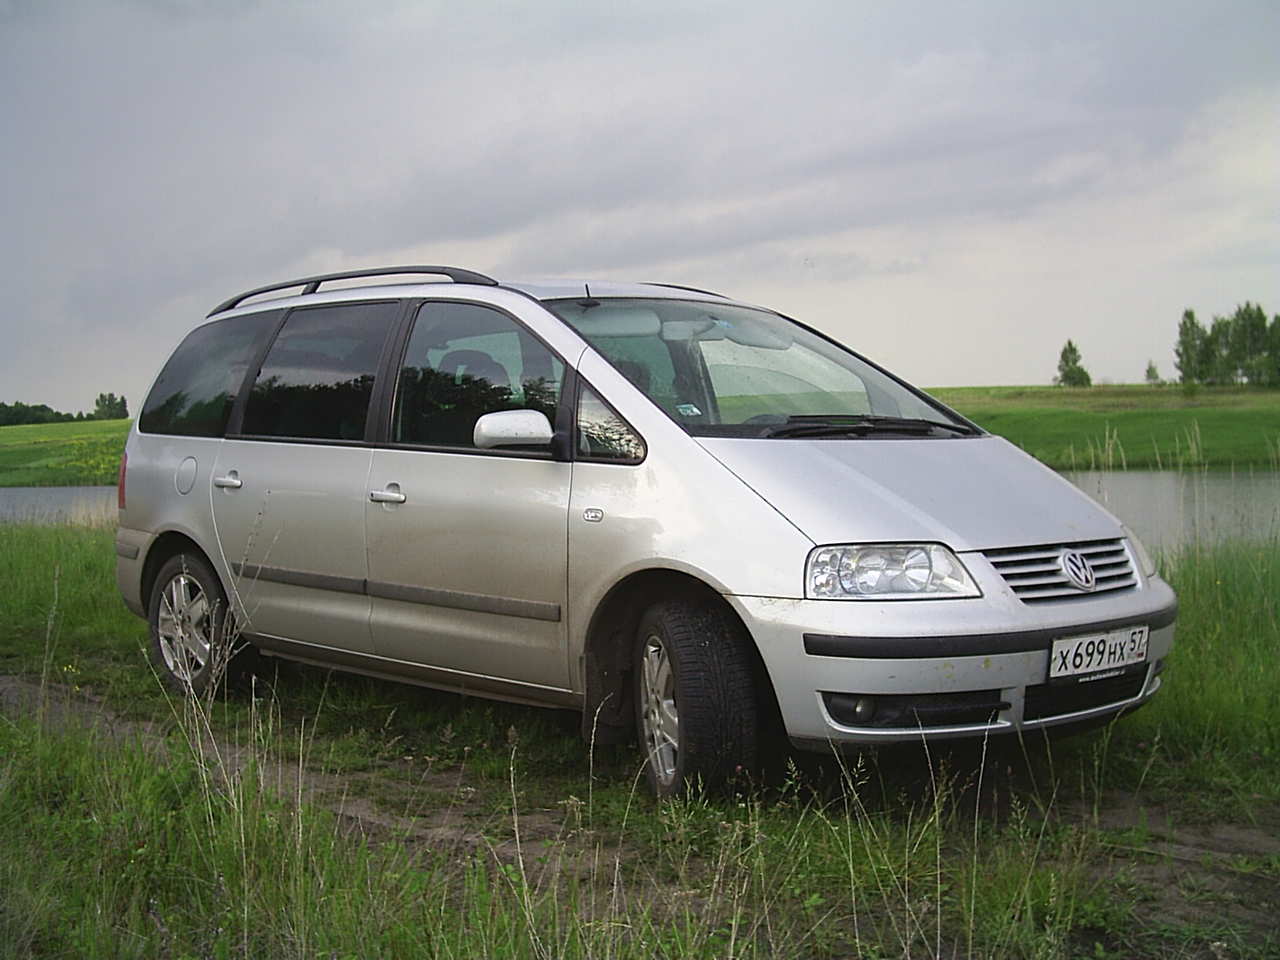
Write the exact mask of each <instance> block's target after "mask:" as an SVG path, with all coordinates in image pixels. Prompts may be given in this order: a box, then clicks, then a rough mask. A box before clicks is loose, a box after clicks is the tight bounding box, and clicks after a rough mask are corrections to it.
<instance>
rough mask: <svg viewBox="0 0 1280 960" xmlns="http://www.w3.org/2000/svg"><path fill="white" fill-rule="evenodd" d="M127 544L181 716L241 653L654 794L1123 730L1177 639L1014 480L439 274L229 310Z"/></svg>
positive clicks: (878, 383) (986, 443)
mask: <svg viewBox="0 0 1280 960" xmlns="http://www.w3.org/2000/svg"><path fill="white" fill-rule="evenodd" d="M402 275H403V276H402ZM365 277H368V278H375V277H376V278H378V280H379V281H381V282H380V283H372V284H370V283H365V285H358V286H353V285H352V282H353V281H354V280H359V279H360V278H365ZM406 277H411V278H413V280H412V282H401V281H402V280H403V279H404V278H406ZM426 277H434V278H437V279H436V280H433V281H427V280H425V278H426ZM388 280H391V281H392V282H387V281H388ZM334 281H344V284H341V285H339V284H336V283H335V282H334ZM442 281H443V282H442ZM362 282H364V281H362ZM322 287H325V288H326V289H321V288H322ZM119 516H120V526H119V532H118V534H117V539H116V554H117V558H118V564H117V576H118V581H119V585H120V589H121V591H122V593H123V595H124V600H125V603H126V604H127V605H128V606H129V608H130V609H132V610H133V611H134V612H136V613H137V614H139V615H140V616H143V617H146V618H147V619H148V620H149V622H150V625H151V637H152V653H153V656H154V658H155V661H156V664H157V665H158V667H159V668H160V670H161V671H162V673H163V675H164V676H165V677H166V679H167V682H169V683H171V684H172V685H173V686H174V687H175V688H176V689H179V690H185V691H194V692H200V691H203V690H205V689H207V688H208V687H209V686H210V684H212V683H213V682H215V681H216V679H217V678H218V676H219V675H220V674H221V672H222V667H223V665H224V663H225V661H226V659H227V657H228V655H229V654H230V652H231V651H230V649H229V648H230V647H231V645H232V643H233V638H238V639H240V640H242V641H243V642H245V643H247V644H251V645H252V646H253V647H255V648H257V650H258V651H260V652H261V653H262V654H264V655H268V656H278V657H287V658H291V659H294V660H300V661H305V662H308V663H315V664H322V665H325V666H330V667H337V668H341V669H344V670H350V671H354V672H357V673H364V674H369V675H372V676H378V677H386V678H393V679H396V680H403V681H408V682H412V683H419V684H423V685H426V686H431V687H439V688H443V689H448V690H454V691H463V692H466V693H472V694H477V695H480V696H486V697H497V698H501V699H506V700H514V701H519V702H524V703H533V704H543V705H550V706H557V707H571V708H574V709H578V710H581V711H582V727H583V732H584V735H586V736H588V737H590V738H593V739H594V740H595V741H597V742H608V741H615V742H616V741H621V740H625V739H628V738H630V737H631V736H636V737H638V739H639V741H640V743H641V745H642V749H643V751H644V756H645V758H646V768H647V774H648V778H649V782H650V784H651V786H652V788H653V789H654V791H655V792H656V793H658V794H660V795H666V794H671V793H673V792H676V791H678V790H681V789H683V788H684V787H686V786H688V785H690V784H693V783H695V782H701V783H702V784H704V785H706V786H710V787H715V786H720V785H724V784H726V783H728V782H730V781H732V780H734V779H735V778H736V777H739V776H741V775H742V774H744V773H746V774H750V773H751V772H752V771H754V770H756V769H758V767H759V765H760V763H761V762H762V760H763V759H765V758H764V757H763V756H762V754H763V753H765V752H766V751H767V744H770V743H772V742H773V741H772V740H771V739H770V735H771V734H772V733H773V732H775V731H785V735H786V737H787V738H789V740H790V741H791V743H792V744H794V745H796V746H798V747H802V748H807V749H814V750H831V749H833V747H840V746H842V745H848V744H876V743H886V742H893V741H910V740H918V739H920V738H921V737H928V738H951V737H979V736H984V735H988V734H996V733H1010V732H1017V731H1028V730H1039V729H1042V728H1048V727H1053V726H1056V725H1061V724H1083V723H1088V722H1095V721H1098V720H1101V719H1105V718H1108V717H1110V716H1113V715H1116V714H1118V713H1120V712H1121V711H1124V710H1127V709H1131V708H1133V707H1136V706H1138V705H1140V704H1142V703H1144V702H1146V701H1147V700H1148V699H1149V698H1150V697H1152V696H1153V695H1154V694H1155V692H1156V691H1157V690H1158V689H1159V687H1160V683H1161V680H1160V673H1161V671H1162V669H1163V667H1164V663H1165V658H1166V656H1167V655H1168V653H1169V649H1170V646H1171V644H1172V642H1173V629H1174V627H1173V624H1174V619H1175V616H1176V613H1177V604H1176V600H1175V598H1174V595H1173V592H1172V590H1170V588H1169V587H1168V585H1167V584H1165V582H1164V581H1163V580H1161V579H1160V578H1159V576H1158V575H1157V573H1156V570H1155V566H1154V565H1153V563H1152V561H1151V558H1150V557H1149V556H1148V555H1147V553H1146V551H1145V550H1144V549H1143V547H1142V545H1141V544H1140V543H1139V542H1138V540H1137V539H1136V538H1135V537H1134V536H1133V534H1132V533H1131V532H1130V531H1128V530H1127V529H1125V528H1124V526H1122V525H1121V524H1120V523H1119V522H1118V521H1117V520H1116V519H1115V518H1114V517H1113V516H1111V515H1110V514H1109V513H1107V512H1106V511H1105V510H1103V509H1102V508H1100V507H1099V506H1098V505H1097V504H1095V503H1094V502H1093V501H1092V500H1090V499H1089V498H1088V497H1087V496H1085V495H1084V494H1082V493H1080V492H1079V491H1078V490H1076V489H1075V488H1074V487H1072V486H1071V485H1070V484H1069V483H1067V482H1066V481H1065V480H1063V479H1061V478H1060V477H1058V476H1057V475H1056V474H1054V473H1053V472H1052V471H1050V470H1048V469H1046V468H1045V467H1043V466H1042V465H1041V464H1039V463H1037V462H1036V461H1035V460H1034V459H1032V458H1031V457H1029V456H1027V455H1026V454H1024V453H1023V452H1021V451H1020V450H1018V449H1017V448H1016V447H1014V446H1013V445H1012V444H1010V443H1008V442H1007V441H1005V440H1003V439H1001V438H1000V437H996V436H992V435H991V434H989V433H987V432H985V431H984V430H982V429H981V428H980V427H978V426H977V425H975V424H973V423H971V422H970V421H968V420H966V419H965V418H964V417H962V416H960V415H959V414H957V413H955V412H954V411H952V410H950V409H948V408H947V407H946V406H944V405H943V404H941V403H939V402H937V401H936V400H933V399H931V398H930V397H928V396H926V395H925V394H924V393H922V392H920V391H919V390H916V389H915V388H913V387H911V386H910V385H908V384H906V383H904V382H903V381H902V380H900V379H898V378H897V377H895V376H893V375H892V374H890V373H888V372H887V371H885V370H883V369H881V368H880V367H877V366H876V365H875V364H873V363H871V362H870V361H868V360H866V359H864V358H863V357H861V356H859V355H858V354H856V353H854V352H852V351H850V350H849V349H848V348H846V347H844V346H843V345H841V344H839V343H837V342H835V341H834V340H832V339H831V338H829V337H827V336H824V335H823V334H821V333H818V332H817V331H815V330H813V329H811V328H809V327H806V326H804V325H803V324H800V323H797V322H795V321H793V320H790V319H788V318H786V317H784V316H781V315H780V314H778V313H776V312H774V311H771V310H767V309H762V308H759V307H755V306H750V305H748V304H745V303H740V302H737V301H734V300H731V299H728V298H726V297H723V296H719V295H717V294H714V293H710V292H707V291H704V290H696V289H689V288H685V287H678V286H673V285H665V284H604V283H600V284H586V283H578V282H561V281H556V282H547V283H505V282H504V283H499V282H497V281H495V280H493V279H491V278H489V277H486V276H483V275H481V274H478V273H474V272H472V271H469V270H462V269H457V268H452V267H436V266H416V267H393V268H387V269H381V270H362V271H353V272H347V273H341V274H330V275H326V276H321V277H309V278H305V279H301V280H294V281H290V282H288V283H282V284H273V285H271V286H269V287H263V288H259V289H256V290H251V291H248V292H247V293H245V294H241V295H239V296H237V297H233V298H232V299H230V300H228V301H226V302H225V303H223V304H221V305H220V306H219V307H217V309H215V310H214V311H213V312H212V313H211V314H210V315H209V320H208V322H207V323H204V324H203V325H202V326H198V327H196V328H195V329H194V330H193V331H192V332H191V333H190V334H188V335H187V337H186V338H185V339H184V340H183V341H182V342H181V344H179V346H178V348H177V349H176V350H175V352H174V353H173V355H172V357H171V358H170V359H169V361H168V362H167V363H166V364H165V366H164V368H163V369H162V370H161V372H160V374H159V376H158V378H157V379H156V381H155V384H154V385H153V386H152V388H151V391H150V394H149V396H148V397H147V400H146V403H145V404H144V406H143V408H142V412H141V414H140V415H139V417H138V419H137V421H136V423H135V424H134V427H133V429H132V431H131V432H130V434H129V439H128V442H127V445H126V449H125V456H124V460H123V462H122V464H121V470H120V513H119Z"/></svg>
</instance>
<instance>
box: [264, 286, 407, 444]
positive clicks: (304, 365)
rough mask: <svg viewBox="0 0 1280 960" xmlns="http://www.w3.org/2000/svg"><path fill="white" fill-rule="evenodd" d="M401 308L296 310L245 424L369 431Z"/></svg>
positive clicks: (278, 430) (291, 433) (306, 433)
mask: <svg viewBox="0 0 1280 960" xmlns="http://www.w3.org/2000/svg"><path fill="white" fill-rule="evenodd" d="M399 311H400V305H399V304H398V303H396V302H395V301H391V302H387V303H344V304H337V305H334V306H330V307H313V308H311V309H307V310H295V311H294V312H293V313H291V314H289V319H288V320H286V321H285V324H284V327H283V328H282V329H281V331H280V335H279V336H278V337H276V341H275V343H273V344H272V345H271V349H270V350H269V351H268V352H267V358H266V360H265V361H264V362H263V364H262V369H261V370H260V371H259V372H258V377H257V379H256V380H255V381H254V384H253V390H252V392H251V393H250V394H249V405H248V407H247V408H246V409H245V414H244V430H243V432H244V433H245V434H248V435H250V436H259V437H301V438H306V439H311V440H361V439H363V438H364V424H365V417H366V415H367V414H368V412H369V398H370V396H371V395H372V394H373V381H374V376H375V374H376V372H377V369H378V357H379V355H380V354H381V352H382V344H383V342H384V341H385V340H386V337H387V331H388V330H390V328H391V325H392V324H393V323H394V322H395V319H396V316H397V314H398V313H399Z"/></svg>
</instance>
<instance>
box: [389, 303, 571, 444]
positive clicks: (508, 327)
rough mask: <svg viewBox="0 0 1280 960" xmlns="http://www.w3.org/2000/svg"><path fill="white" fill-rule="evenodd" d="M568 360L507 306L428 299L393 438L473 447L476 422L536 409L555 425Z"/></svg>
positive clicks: (408, 356) (403, 375)
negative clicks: (511, 314)
mask: <svg viewBox="0 0 1280 960" xmlns="http://www.w3.org/2000/svg"><path fill="white" fill-rule="evenodd" d="M563 380H564V364H563V363H561V362H560V360H559V358H557V357H556V356H555V355H554V354H553V353H552V352H551V351H550V350H548V349H547V348H546V347H545V346H543V345H542V343H541V341H539V340H538V339H537V338H536V337H534V336H533V334H531V333H529V331H527V330H525V328H524V327H522V326H520V325H519V324H518V323H516V321H514V320H512V319H511V318H510V317H508V316H507V315H506V314H505V313H501V312H499V311H497V310H492V309H490V308H488V307H483V306H479V305H477V304H470V303H427V304H423V306H422V309H421V310H419V311H418V316H417V318H416V319H415V321H414V326H413V334H412V335H411V336H410V338H409V346H408V349H407V350H406V351H405V358H404V365H403V366H402V367H401V369H400V381H399V383H398V385H397V387H396V402H395V412H394V417H393V421H392V431H391V435H392V439H393V440H395V441H397V442H399V443H415V444H423V445H427V446H445V447H474V446H475V444H474V441H473V440H472V432H473V431H474V430H475V425H476V421H477V420H478V419H480V417H481V416H483V415H484V414H486V413H493V412H495V411H498V410H539V411H541V412H542V413H544V414H546V416H547V419H548V420H549V421H551V423H552V424H554V423H555V419H556V406H557V405H558V404H559V402H560V386H561V384H562V382H563Z"/></svg>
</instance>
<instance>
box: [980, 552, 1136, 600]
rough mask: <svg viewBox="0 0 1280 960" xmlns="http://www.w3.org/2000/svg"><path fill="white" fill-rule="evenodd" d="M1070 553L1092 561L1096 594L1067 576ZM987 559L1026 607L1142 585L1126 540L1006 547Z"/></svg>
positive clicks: (991, 553) (1082, 597)
mask: <svg viewBox="0 0 1280 960" xmlns="http://www.w3.org/2000/svg"><path fill="white" fill-rule="evenodd" d="M1069 550H1074V551H1076V552H1078V553H1081V554H1083V555H1084V557H1085V559H1087V560H1088V561H1089V566H1090V567H1092V568H1093V573H1094V577H1095V578H1096V585H1095V586H1094V588H1093V589H1092V590H1088V591H1085V590H1081V589H1079V588H1078V587H1077V586H1076V585H1075V584H1074V583H1072V582H1071V580H1069V579H1068V578H1067V575H1066V573H1064V572H1063V569H1062V555H1063V553H1065V552H1067V551H1069ZM983 555H984V556H985V557H986V558H987V559H988V560H989V561H991V565H992V566H993V567H995V568H996V572H997V573H999V574H1000V576H1002V577H1004V582H1005V583H1007V584H1008V585H1009V586H1010V588H1011V589H1012V590H1013V592H1014V593H1015V594H1017V595H1018V599H1020V600H1021V601H1022V602H1023V603H1043V602H1045V601H1047V600H1082V599H1084V598H1086V597H1092V596H1095V595H1097V594H1099V593H1109V592H1111V591H1113V590H1128V589H1130V588H1132V587H1134V586H1136V585H1137V583H1138V580H1137V577H1135V576H1134V573H1133V560H1132V559H1131V558H1130V556H1129V551H1128V549H1126V547H1125V545H1124V541H1123V540H1087V541H1084V542H1081V543H1055V544H1048V545H1046V546H1040V547H1005V548H1002V549H999V550H987V551H985V552H984V554H983Z"/></svg>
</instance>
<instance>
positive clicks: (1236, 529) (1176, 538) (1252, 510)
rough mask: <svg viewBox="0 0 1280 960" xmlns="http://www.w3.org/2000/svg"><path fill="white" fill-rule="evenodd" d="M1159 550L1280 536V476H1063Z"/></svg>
mask: <svg viewBox="0 0 1280 960" xmlns="http://www.w3.org/2000/svg"><path fill="white" fill-rule="evenodd" d="M1064 476H1066V478H1067V479H1068V480H1070V481H1071V482H1072V483H1074V484H1075V485H1076V486H1077V487H1079V488H1080V489H1081V490H1083V491H1084V492H1085V493H1087V494H1089V496H1091V497H1093V498H1094V499H1095V500H1097V501H1098V502H1099V503H1101V504H1102V505H1103V506H1104V507H1106V508H1107V509H1108V510H1110V511H1111V512H1112V513H1114V514H1115V515H1116V516H1118V517H1119V518H1120V519H1121V520H1123V521H1124V522H1125V523H1127V524H1128V525H1129V527H1130V528H1131V529H1132V530H1133V532H1134V533H1136V534H1137V535H1138V536H1139V537H1140V538H1142V541H1143V542H1144V543H1145V544H1146V545H1147V546H1148V547H1150V548H1152V549H1155V550H1169V549H1173V548H1176V547H1179V546H1182V545H1183V544H1186V543H1193V542H1216V541H1221V540H1237V539H1250V540H1266V539H1274V538H1276V537H1278V536H1280V472H1278V471H1273V470H1261V471H1257V472H1246V473H1236V472H1234V471H1222V470H1215V471H1208V470H1201V471H1195V470H1188V471H1181V472H1179V471H1173V470H1125V471H1118V470H1117V471H1103V470H1080V471H1076V472H1069V473H1066V474H1064Z"/></svg>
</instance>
